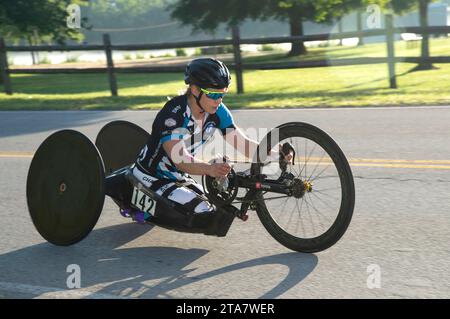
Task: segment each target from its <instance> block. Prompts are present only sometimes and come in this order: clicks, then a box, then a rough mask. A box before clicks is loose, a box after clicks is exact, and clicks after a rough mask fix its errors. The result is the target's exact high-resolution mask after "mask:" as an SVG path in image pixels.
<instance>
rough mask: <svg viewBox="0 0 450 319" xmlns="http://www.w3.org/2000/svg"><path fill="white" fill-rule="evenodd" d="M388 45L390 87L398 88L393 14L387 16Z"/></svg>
mask: <svg viewBox="0 0 450 319" xmlns="http://www.w3.org/2000/svg"><path fill="white" fill-rule="evenodd" d="M385 17H386V19H385V20H386V44H387V54H388V68H389V86H390V88H391V89H396V88H397V79H396V77H395V50H394V18H393V16H392V14H386V16H385Z"/></svg>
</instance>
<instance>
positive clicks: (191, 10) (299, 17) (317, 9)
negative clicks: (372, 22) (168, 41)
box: [169, 0, 362, 56]
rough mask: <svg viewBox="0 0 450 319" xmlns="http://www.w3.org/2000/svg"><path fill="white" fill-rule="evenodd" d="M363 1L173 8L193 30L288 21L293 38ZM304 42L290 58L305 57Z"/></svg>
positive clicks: (196, 3)
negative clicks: (312, 24) (306, 25)
mask: <svg viewBox="0 0 450 319" xmlns="http://www.w3.org/2000/svg"><path fill="white" fill-rule="evenodd" d="M361 3H362V0H247V1H241V0H228V1H224V0H179V1H178V2H177V3H175V4H174V5H172V6H170V7H169V10H171V16H172V18H175V19H177V20H179V21H181V23H182V24H184V25H192V26H193V30H194V31H195V30H209V31H211V32H214V30H216V29H217V27H218V26H219V24H221V23H225V24H227V25H228V27H232V26H234V25H239V24H240V23H242V22H243V21H244V20H246V19H252V20H257V19H259V20H267V19H269V18H275V19H277V20H282V21H288V23H289V28H290V35H291V36H302V35H304V32H303V22H304V21H308V20H310V21H315V22H319V23H330V22H332V21H334V20H335V19H336V18H339V17H341V16H343V15H344V14H345V13H347V12H348V11H349V10H350V9H351V8H354V7H355V6H361ZM305 53H306V48H305V46H304V43H303V42H302V41H299V42H295V43H293V44H292V48H291V51H290V52H289V55H290V56H294V55H300V54H305Z"/></svg>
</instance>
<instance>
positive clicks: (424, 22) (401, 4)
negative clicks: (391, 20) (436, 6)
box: [373, 0, 436, 71]
mask: <svg viewBox="0 0 450 319" xmlns="http://www.w3.org/2000/svg"><path fill="white" fill-rule="evenodd" d="M434 1H436V0H416V1H411V0H381V1H373V2H377V3H378V4H380V5H382V7H384V8H385V9H392V10H393V11H394V12H395V13H396V14H403V13H405V12H408V11H412V10H415V9H419V20H420V27H422V28H426V27H428V5H429V4H430V3H431V2H434ZM429 39H430V36H429V34H427V33H424V34H423V35H422V43H421V58H422V59H421V62H420V63H419V64H418V65H417V66H416V67H415V68H414V70H416V71H418V70H430V69H433V68H434V67H433V65H432V64H431V63H430V62H428V61H426V59H428V58H429V57H430V42H429Z"/></svg>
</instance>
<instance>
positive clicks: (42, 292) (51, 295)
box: [0, 281, 125, 299]
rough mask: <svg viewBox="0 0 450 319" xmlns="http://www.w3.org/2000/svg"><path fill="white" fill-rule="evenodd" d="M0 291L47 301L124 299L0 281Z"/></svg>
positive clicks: (78, 290) (84, 290)
mask: <svg viewBox="0 0 450 319" xmlns="http://www.w3.org/2000/svg"><path fill="white" fill-rule="evenodd" d="M1 291H7V292H13V293H21V294H31V295H35V296H36V297H39V298H48V299H81V298H88V299H125V298H124V297H121V296H116V295H110V294H102V293H96V292H92V291H89V290H87V289H85V288H81V289H68V290H62V289H61V288H54V287H42V286H33V285H26V284H19V283H15V282H2V281H0V294H1Z"/></svg>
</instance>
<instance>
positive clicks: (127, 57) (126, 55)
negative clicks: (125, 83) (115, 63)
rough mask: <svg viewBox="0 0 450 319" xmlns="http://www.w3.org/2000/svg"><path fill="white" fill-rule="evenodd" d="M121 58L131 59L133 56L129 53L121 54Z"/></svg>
mask: <svg viewBox="0 0 450 319" xmlns="http://www.w3.org/2000/svg"><path fill="white" fill-rule="evenodd" d="M123 58H124V59H125V60H132V59H133V57H132V56H131V54H128V53H127V54H124V55H123Z"/></svg>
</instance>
